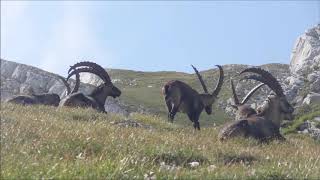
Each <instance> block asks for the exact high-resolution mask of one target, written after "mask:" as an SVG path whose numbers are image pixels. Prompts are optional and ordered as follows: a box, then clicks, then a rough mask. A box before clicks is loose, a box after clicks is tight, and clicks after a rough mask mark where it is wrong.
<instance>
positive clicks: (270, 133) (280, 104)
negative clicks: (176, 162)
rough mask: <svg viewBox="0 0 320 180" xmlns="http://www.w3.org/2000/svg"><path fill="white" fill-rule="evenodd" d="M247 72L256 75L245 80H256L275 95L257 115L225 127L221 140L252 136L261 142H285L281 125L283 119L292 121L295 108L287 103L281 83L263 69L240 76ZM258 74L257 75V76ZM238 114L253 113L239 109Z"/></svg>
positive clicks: (254, 114) (253, 114) (247, 70)
mask: <svg viewBox="0 0 320 180" xmlns="http://www.w3.org/2000/svg"><path fill="white" fill-rule="evenodd" d="M247 72H251V73H255V74H254V75H249V76H246V77H245V79H254V80H257V81H260V82H262V83H264V84H266V85H268V87H269V88H271V89H272V90H273V91H274V92H275V94H274V93H271V94H270V95H269V96H268V98H267V99H266V100H265V101H264V103H263V104H262V105H261V106H260V107H259V108H258V111H257V113H252V114H248V115H247V117H246V118H241V119H240V120H237V121H235V122H233V123H231V124H228V125H227V126H225V127H224V128H223V129H222V130H221V132H220V135H219V139H220V140H224V139H228V138H230V137H234V136H246V137H247V136H250V137H254V138H256V139H259V140H261V141H268V140H271V139H279V140H285V138H284V137H283V136H282V135H281V134H280V124H281V121H282V120H283V119H286V120H292V119H293V116H292V113H293V111H294V108H293V107H292V106H291V105H290V104H289V102H288V101H287V99H286V97H285V95H284V93H283V89H282V87H281V85H280V83H279V82H278V81H277V80H276V78H274V77H273V76H272V75H271V74H270V73H269V72H268V71H265V70H263V69H261V68H254V67H253V68H247V69H245V70H243V71H242V72H241V73H240V74H244V73H247ZM256 74H257V75H256ZM238 109H239V110H238V112H237V113H242V115H243V114H245V112H248V111H251V110H250V109H248V108H243V109H240V108H238Z"/></svg>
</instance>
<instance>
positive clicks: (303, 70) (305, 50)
mask: <svg viewBox="0 0 320 180" xmlns="http://www.w3.org/2000/svg"><path fill="white" fill-rule="evenodd" d="M319 37H320V24H318V25H316V26H315V27H313V28H311V29H309V30H307V31H306V32H305V33H304V34H303V35H301V36H300V37H299V38H298V39H297V41H296V43H295V45H294V48H293V51H292V54H291V62H290V71H291V73H292V74H295V75H298V74H299V75H305V74H311V73H313V72H315V71H318V72H319V71H320V69H319V67H320V39H319Z"/></svg>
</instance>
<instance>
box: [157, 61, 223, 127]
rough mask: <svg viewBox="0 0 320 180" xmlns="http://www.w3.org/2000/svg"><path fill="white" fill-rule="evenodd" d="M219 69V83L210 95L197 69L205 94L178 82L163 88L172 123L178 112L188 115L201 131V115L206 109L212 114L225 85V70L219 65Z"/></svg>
mask: <svg viewBox="0 0 320 180" xmlns="http://www.w3.org/2000/svg"><path fill="white" fill-rule="evenodd" d="M192 67H193V66H192ZM217 67H218V68H219V71H220V77H219V82H218V83H217V85H216V87H215V89H214V91H213V93H211V94H209V93H208V90H207V87H206V85H205V83H204V81H203V79H202V77H201V75H200V74H199V72H198V70H197V69H196V68H195V67H193V69H194V71H195V72H196V74H197V76H198V79H199V81H200V83H201V85H202V88H203V90H204V91H205V93H203V94H199V93H198V92H197V91H196V90H194V89H193V88H191V87H190V86H189V85H187V84H186V83H184V82H182V81H178V80H173V81H169V82H167V83H166V84H165V85H164V86H163V88H162V92H163V95H164V99H165V102H166V105H167V108H168V119H169V120H170V121H171V122H172V121H173V119H174V116H175V115H176V113H177V112H182V113H186V114H187V115H188V117H189V119H190V120H191V121H192V122H193V127H194V128H195V129H198V130H200V124H199V117H200V114H201V112H202V111H203V109H205V111H206V112H207V114H211V113H212V104H213V103H214V102H215V100H216V99H217V96H218V94H219V92H220V90H221V87H222V84H223V79H224V73H223V69H222V67H221V66H219V65H217Z"/></svg>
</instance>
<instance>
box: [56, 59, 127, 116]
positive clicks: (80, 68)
mask: <svg viewBox="0 0 320 180" xmlns="http://www.w3.org/2000/svg"><path fill="white" fill-rule="evenodd" d="M68 72H69V75H68V77H67V80H68V79H69V78H70V77H71V76H73V75H74V74H78V73H81V72H89V73H92V74H95V75H97V76H98V77H100V78H101V79H102V80H103V82H104V83H103V84H101V85H99V86H98V87H96V88H95V89H94V90H93V91H92V92H91V93H90V94H89V95H85V94H83V93H81V92H78V93H72V94H70V95H68V96H67V97H66V98H64V99H62V100H61V102H60V104H59V106H71V107H91V108H93V109H96V110H98V111H101V112H106V111H105V108H104V105H105V101H106V99H107V97H108V96H112V97H113V98H116V97H119V96H120V95H121V91H120V90H119V89H118V88H117V87H116V86H114V85H113V84H112V82H111V79H110V77H109V75H108V73H107V72H106V70H105V69H103V68H102V67H101V66H99V65H98V64H96V63H93V62H79V63H76V64H75V65H73V66H71V67H70V69H69V71H68Z"/></svg>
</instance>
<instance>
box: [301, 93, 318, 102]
mask: <svg viewBox="0 0 320 180" xmlns="http://www.w3.org/2000/svg"><path fill="white" fill-rule="evenodd" d="M303 104H306V105H311V104H319V105H320V94H318V93H312V92H311V93H310V94H308V95H307V96H306V98H304V100H303Z"/></svg>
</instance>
